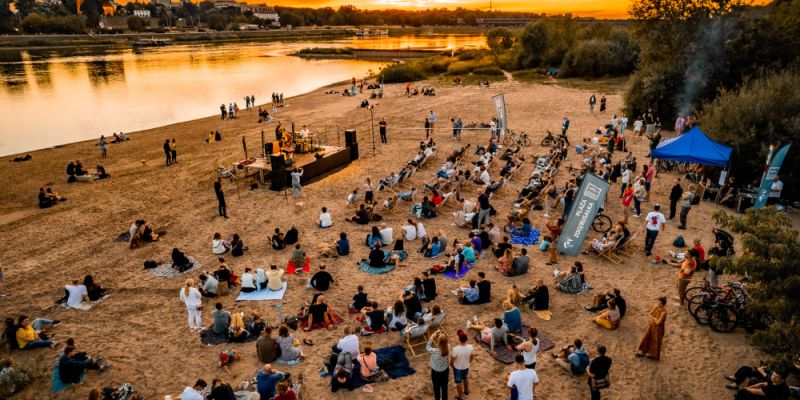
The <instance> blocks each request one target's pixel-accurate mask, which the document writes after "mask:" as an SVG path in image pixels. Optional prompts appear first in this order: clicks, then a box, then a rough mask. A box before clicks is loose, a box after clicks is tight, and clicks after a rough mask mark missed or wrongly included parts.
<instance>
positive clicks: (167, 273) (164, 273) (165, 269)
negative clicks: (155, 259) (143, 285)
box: [148, 256, 203, 278]
mask: <svg viewBox="0 0 800 400" xmlns="http://www.w3.org/2000/svg"><path fill="white" fill-rule="evenodd" d="M186 258H188V259H189V262H191V263H192V266H191V267H190V268H189V269H187V270H185V271H183V272H180V271H178V270H177V269H175V268H172V263H171V262H168V263H164V264H160V265H159V266H157V267H155V268H152V269H149V270H148V271H150V273H151V274H153V275H155V276H160V277H162V278H174V277H176V276H180V275H183V274H185V273H187V272H190V271H194V270H196V269H200V268H203V265H202V264H200V263H199V262H197V260H195V259H194V257H190V256H187V257H186Z"/></svg>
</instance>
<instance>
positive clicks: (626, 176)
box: [619, 167, 631, 198]
mask: <svg viewBox="0 0 800 400" xmlns="http://www.w3.org/2000/svg"><path fill="white" fill-rule="evenodd" d="M620 170H621V171H620V179H621V180H622V186H620V190H619V197H620V198H622V196H624V195H625V189H627V188H628V186H630V183H631V170H629V169H628V168H625V167H621V168H620Z"/></svg>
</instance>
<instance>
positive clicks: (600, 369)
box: [588, 344, 611, 400]
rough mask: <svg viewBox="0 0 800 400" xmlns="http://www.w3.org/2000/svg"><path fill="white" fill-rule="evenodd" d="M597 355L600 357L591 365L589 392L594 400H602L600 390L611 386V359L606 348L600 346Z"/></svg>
mask: <svg viewBox="0 0 800 400" xmlns="http://www.w3.org/2000/svg"><path fill="white" fill-rule="evenodd" d="M597 353H598V354H600V355H599V356H597V357H595V358H594V359H593V360H592V362H591V363H589V371H588V375H589V392H590V393H591V394H592V400H600V389H605V388H607V387H609V386H610V384H609V383H610V382H609V380H608V370H609V369H611V358H610V357H608V356H606V346H603V345H602V344H598V345H597Z"/></svg>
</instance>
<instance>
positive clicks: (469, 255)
mask: <svg viewBox="0 0 800 400" xmlns="http://www.w3.org/2000/svg"><path fill="white" fill-rule="evenodd" d="M461 255H463V256H464V259H466V260H467V261H469V262H471V263H474V262H475V250H473V249H472V247H464V248H463V249H461Z"/></svg>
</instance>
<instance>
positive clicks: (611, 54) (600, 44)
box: [559, 40, 635, 78]
mask: <svg viewBox="0 0 800 400" xmlns="http://www.w3.org/2000/svg"><path fill="white" fill-rule="evenodd" d="M630 51H632V50H630V49H627V50H626V49H623V47H622V46H620V45H619V44H618V43H615V42H612V41H609V40H588V41H583V42H578V43H577V44H576V45H575V46H574V47H573V48H572V49H570V51H569V52H567V54H566V55H565V56H564V62H562V63H561V68H560V71H559V75H560V76H563V77H566V78H568V77H574V76H581V77H589V78H599V77H603V76H620V75H626V74H629V73H631V71H633V68H634V60H635V58H634V57H635V54H634V55H633V56H632V55H631V54H626V52H630Z"/></svg>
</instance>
